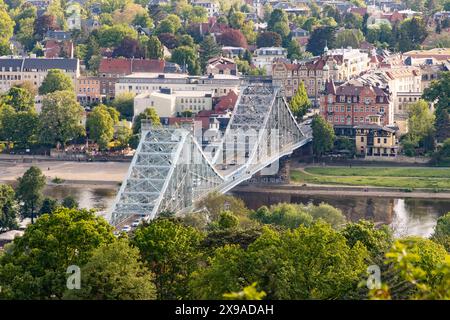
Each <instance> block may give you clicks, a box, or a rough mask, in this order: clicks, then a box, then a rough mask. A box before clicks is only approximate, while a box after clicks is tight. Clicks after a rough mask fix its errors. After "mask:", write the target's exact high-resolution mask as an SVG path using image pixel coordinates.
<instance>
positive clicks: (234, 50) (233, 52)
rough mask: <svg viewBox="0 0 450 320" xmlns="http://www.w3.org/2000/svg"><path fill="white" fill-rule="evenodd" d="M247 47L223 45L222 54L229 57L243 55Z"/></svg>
mask: <svg viewBox="0 0 450 320" xmlns="http://www.w3.org/2000/svg"><path fill="white" fill-rule="evenodd" d="M244 53H245V49H244V48H242V47H222V55H223V56H224V57H228V58H237V57H242V56H243V55H244Z"/></svg>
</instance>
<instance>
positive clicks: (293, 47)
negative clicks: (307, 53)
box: [288, 39, 303, 60]
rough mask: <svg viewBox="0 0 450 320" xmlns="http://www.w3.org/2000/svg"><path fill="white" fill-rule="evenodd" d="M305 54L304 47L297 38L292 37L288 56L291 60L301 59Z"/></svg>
mask: <svg viewBox="0 0 450 320" xmlns="http://www.w3.org/2000/svg"><path fill="white" fill-rule="evenodd" d="M302 56H303V52H302V48H301V47H300V44H299V43H298V41H297V40H295V39H292V40H291V41H290V42H289V47H288V58H289V59H291V60H296V59H301V58H302Z"/></svg>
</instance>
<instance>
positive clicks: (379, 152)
mask: <svg viewBox="0 0 450 320" xmlns="http://www.w3.org/2000/svg"><path fill="white" fill-rule="evenodd" d="M354 129H355V145H356V154H357V155H359V156H364V157H395V156H397V154H398V141H397V137H396V135H395V130H394V129H392V128H389V127H386V126H382V125H380V124H377V123H370V124H362V125H358V126H355V127H354Z"/></svg>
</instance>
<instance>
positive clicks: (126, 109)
mask: <svg viewBox="0 0 450 320" xmlns="http://www.w3.org/2000/svg"><path fill="white" fill-rule="evenodd" d="M112 106H113V107H114V108H116V110H117V111H119V112H120V114H121V116H122V117H123V118H126V119H129V120H131V118H132V117H133V113H134V94H133V93H132V92H125V93H122V94H118V95H116V97H115V98H114V100H113V101H112Z"/></svg>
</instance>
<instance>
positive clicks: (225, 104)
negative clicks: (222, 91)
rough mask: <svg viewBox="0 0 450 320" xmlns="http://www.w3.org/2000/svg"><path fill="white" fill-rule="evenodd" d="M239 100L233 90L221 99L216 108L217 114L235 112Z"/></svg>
mask: <svg viewBox="0 0 450 320" xmlns="http://www.w3.org/2000/svg"><path fill="white" fill-rule="evenodd" d="M237 98H238V95H237V93H236V92H234V91H233V90H231V91H230V92H228V94H227V95H226V96H223V97H221V98H220V100H219V102H218V103H217V104H216V106H215V110H216V112H219V111H222V112H224V111H226V110H233V109H234V106H235V105H236V101H237Z"/></svg>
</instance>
